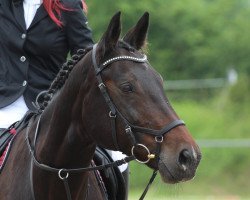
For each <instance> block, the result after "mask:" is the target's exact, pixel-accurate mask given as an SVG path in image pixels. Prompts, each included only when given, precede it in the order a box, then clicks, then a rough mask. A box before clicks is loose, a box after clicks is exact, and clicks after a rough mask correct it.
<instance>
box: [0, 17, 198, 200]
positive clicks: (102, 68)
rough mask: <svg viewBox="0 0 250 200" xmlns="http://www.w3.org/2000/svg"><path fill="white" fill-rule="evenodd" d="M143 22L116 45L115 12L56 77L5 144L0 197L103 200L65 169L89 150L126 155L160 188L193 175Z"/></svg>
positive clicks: (84, 163)
mask: <svg viewBox="0 0 250 200" xmlns="http://www.w3.org/2000/svg"><path fill="white" fill-rule="evenodd" d="M148 24H149V15H148V13H145V14H144V15H143V16H142V17H141V19H140V20H139V21H138V22H137V24H136V25H135V26H134V27H132V28H131V29H130V30H129V31H128V33H127V34H125V36H124V37H123V39H119V38H120V31H121V25H120V13H117V14H116V15H114V17H113V18H112V19H111V21H110V24H109V26H108V28H107V30H106V32H105V33H104V35H103V37H102V39H101V40H100V42H99V43H98V44H97V45H96V46H95V47H94V48H93V50H90V51H89V52H88V53H87V54H86V55H85V56H84V57H83V58H82V59H81V60H80V61H79V62H78V63H77V64H76V65H75V66H74V67H73V68H72V70H68V71H71V72H70V74H69V73H67V72H66V74H65V75H62V74H63V73H61V75H62V76H65V77H66V78H65V83H62V84H61V86H58V85H60V84H57V89H56V87H55V88H54V93H53V92H52V93H48V94H47V96H48V97H49V98H48V101H49V104H48V105H46V104H44V105H45V109H44V111H43V112H41V113H40V114H36V115H35V116H33V117H32V118H31V119H30V122H29V124H28V126H27V127H26V128H25V129H23V130H22V131H21V132H20V133H19V134H17V136H16V138H15V140H14V142H13V145H12V146H13V147H12V150H11V151H10V154H9V159H8V160H7V162H6V164H5V167H4V169H3V171H2V173H1V175H0V198H1V199H5V200H18V199H21V200H31V199H36V200H45V199H46V200H64V199H71V198H72V199H74V200H83V199H104V197H103V193H102V191H101V190H100V188H99V186H98V184H97V183H96V181H95V180H94V179H93V176H92V174H93V173H94V172H93V171H91V172H88V171H85V172H82V173H74V170H67V169H77V168H84V167H89V166H90V165H91V160H92V158H93V154H94V151H95V148H96V145H98V146H101V147H104V148H107V149H111V150H117V149H118V150H120V151H122V152H123V153H125V154H127V155H131V154H133V156H134V157H136V159H138V160H139V161H141V162H143V163H146V165H147V166H149V167H150V168H152V169H154V170H159V172H160V175H161V177H162V180H163V181H164V182H166V183H178V182H181V181H186V180H190V179H192V178H193V177H194V175H195V171H196V168H197V166H198V164H199V161H200V158H201V153H200V151H199V148H198V146H197V144H196V143H195V141H194V140H193V139H192V137H191V135H190V134H189V132H188V130H187V128H186V126H185V125H184V122H183V121H182V120H180V119H179V118H178V116H177V114H176V113H175V112H174V110H173V108H172V107H171V105H170V103H169V101H168V99H167V97H166V96H165V94H164V90H163V81H162V78H161V76H160V75H159V74H158V73H157V72H156V71H155V70H154V69H153V68H152V67H151V66H150V64H149V62H148V61H147V58H146V56H145V55H144V54H143V51H142V50H141V49H142V48H143V46H144V45H145V43H146V36H147V31H148ZM52 85H53V84H52ZM55 90H56V91H55ZM52 94H53V95H52ZM52 96H53V98H52ZM45 103H46V101H45ZM65 180H67V182H65ZM66 185H67V186H68V187H67V186H66ZM89 188H90V189H89ZM67 190H68V193H67ZM66 194H67V195H66ZM68 194H70V197H69V196H68Z"/></svg>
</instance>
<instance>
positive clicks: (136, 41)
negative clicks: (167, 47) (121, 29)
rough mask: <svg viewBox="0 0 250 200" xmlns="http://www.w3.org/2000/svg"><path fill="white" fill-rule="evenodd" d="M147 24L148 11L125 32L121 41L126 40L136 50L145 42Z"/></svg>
mask: <svg viewBox="0 0 250 200" xmlns="http://www.w3.org/2000/svg"><path fill="white" fill-rule="evenodd" d="M148 26H149V13H148V12H145V13H144V14H143V16H142V17H141V18H140V19H139V21H138V22H137V24H136V25H135V26H134V27H132V28H131V29H130V30H129V31H128V32H127V33H126V35H125V36H124V38H123V41H125V42H127V43H128V44H130V45H131V46H132V47H134V48H135V49H137V50H139V49H141V48H142V47H143V46H144V45H145V43H146V38H147V33H148Z"/></svg>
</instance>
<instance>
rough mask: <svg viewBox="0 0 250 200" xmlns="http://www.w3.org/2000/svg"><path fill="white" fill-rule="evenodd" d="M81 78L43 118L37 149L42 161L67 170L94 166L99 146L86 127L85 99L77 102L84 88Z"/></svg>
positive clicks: (64, 90)
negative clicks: (83, 114)
mask: <svg viewBox="0 0 250 200" xmlns="http://www.w3.org/2000/svg"><path fill="white" fill-rule="evenodd" d="M75 74H77V73H75ZM80 78H81V77H80ZM80 78H77V77H75V76H74V78H71V79H69V80H68V81H67V82H66V84H65V86H64V87H63V88H62V89H61V91H60V92H58V94H57V95H56V96H55V98H54V99H53V100H52V102H51V103H50V105H49V106H48V108H47V109H45V111H44V113H43V114H42V117H41V127H40V133H39V134H40V135H39V137H40V139H39V138H38V139H39V144H38V146H37V155H38V157H39V158H40V160H42V161H43V160H47V162H49V163H53V165H58V166H61V167H65V168H66V167H73V168H74V167H80V166H81V167H82V166H86V165H89V164H90V161H91V159H92V156H93V153H94V149H95V144H94V143H93V141H92V140H91V139H90V138H89V137H88V135H87V133H86V131H85V128H84V127H83V125H82V124H83V123H82V103H81V102H82V100H83V99H84V97H82V98H80V99H81V101H77V99H79V98H77V97H79V90H80V87H81V85H82V82H81V81H82V80H79V79H80ZM81 90H82V88H81Z"/></svg>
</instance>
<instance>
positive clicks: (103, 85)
mask: <svg viewBox="0 0 250 200" xmlns="http://www.w3.org/2000/svg"><path fill="white" fill-rule="evenodd" d="M98 87H99V88H100V89H102V88H105V87H106V85H105V84H104V83H100V84H99V85H98Z"/></svg>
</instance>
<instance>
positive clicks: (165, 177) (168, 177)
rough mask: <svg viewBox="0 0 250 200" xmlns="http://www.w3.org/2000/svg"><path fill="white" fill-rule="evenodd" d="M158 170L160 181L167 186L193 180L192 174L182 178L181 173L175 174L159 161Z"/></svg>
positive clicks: (170, 168)
mask: <svg viewBox="0 0 250 200" xmlns="http://www.w3.org/2000/svg"><path fill="white" fill-rule="evenodd" d="M158 169H159V172H160V175H161V179H162V181H163V182H165V183H168V184H176V183H180V182H185V181H188V180H191V179H193V178H194V174H192V175H188V176H183V173H179V172H176V171H175V170H174V169H173V168H172V167H170V166H169V165H167V164H165V163H164V162H163V161H161V160H160V161H159V164H158ZM177 171H178V170H177Z"/></svg>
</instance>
